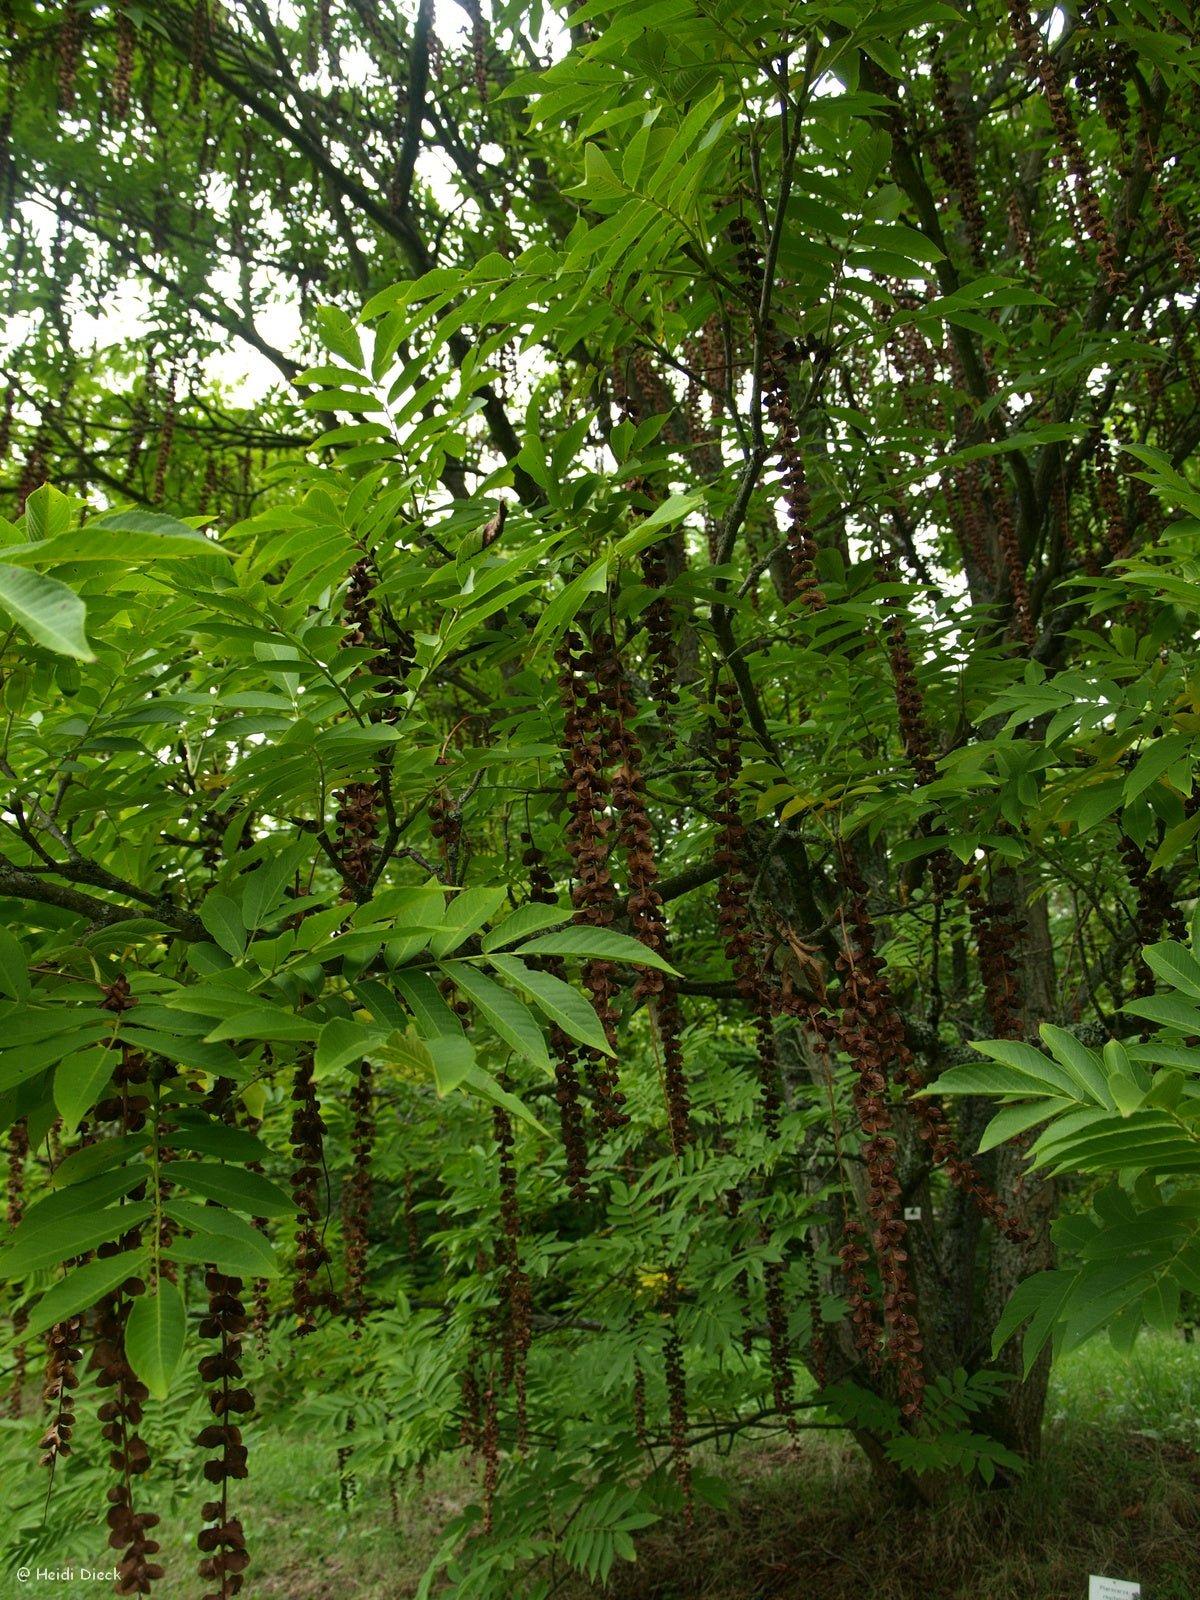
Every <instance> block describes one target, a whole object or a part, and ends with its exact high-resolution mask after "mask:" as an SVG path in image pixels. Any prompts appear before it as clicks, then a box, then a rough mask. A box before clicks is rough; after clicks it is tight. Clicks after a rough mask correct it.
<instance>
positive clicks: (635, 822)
mask: <svg viewBox="0 0 1200 1600" xmlns="http://www.w3.org/2000/svg"><path fill="white" fill-rule="evenodd" d="M592 647H593V651H594V653H595V659H596V673H597V678H598V681H599V686H600V694H601V699H602V701H603V703H604V708H605V712H606V714H607V716H606V728H605V734H606V738H605V745H606V750H607V754H608V755H609V756H610V758H612V759H613V760H614V761H615V763H616V765H615V766H614V768H613V772H612V780H611V794H612V805H613V810H614V811H615V813H616V820H617V843H618V844H619V845H620V847H621V850H622V853H623V855H624V860H625V868H626V873H627V875H628V883H629V897H628V899H627V900H626V903H625V911H626V915H627V916H628V918H629V925H630V932H631V933H632V934H633V937H634V938H635V939H638V940H640V942H641V943H642V944H644V945H645V946H646V947H647V949H650V950H653V951H654V953H655V954H656V955H658V956H662V957H663V958H664V959H665V958H666V957H667V954H668V949H667V926H666V922H665V921H664V919H663V913H662V896H661V895H660V894H659V892H658V888H657V887H656V885H657V879H658V865H657V862H656V861H655V856H654V833H653V829H652V827H651V823H650V814H649V811H648V809H647V802H646V793H645V784H644V780H643V778H642V772H641V759H642V753H641V748H640V746H639V745H638V742H637V739H636V737H635V735H634V733H633V720H634V717H635V715H636V708H635V706H634V704H633V697H632V692H631V690H630V686H629V680H628V678H627V676H626V674H625V670H624V667H623V666H622V664H621V659H620V656H619V655H618V654H617V650H616V645H615V643H614V641H613V639H612V638H611V636H610V635H608V634H606V633H597V634H596V636H595V637H594V639H593V641H592ZM633 998H634V1000H635V1001H637V1000H642V999H645V1000H647V1001H648V1002H649V1005H650V1007H651V1013H652V1016H653V1019H654V1023H655V1028H656V1032H657V1035H658V1043H659V1047H660V1049H661V1051H662V1073H663V1085H664V1089H665V1093H666V1101H667V1125H668V1128H669V1130H670V1135H671V1148H672V1149H673V1150H674V1151H675V1152H676V1154H678V1152H679V1151H680V1150H682V1149H683V1147H684V1145H686V1144H688V1143H689V1142H690V1138H691V1134H690V1131H689V1128H688V1115H689V1105H688V1088H687V1077H686V1074H685V1071H684V1064H683V1046H682V1043H681V1039H680V1035H681V1032H682V1026H683V1019H682V1016H681V1014H680V1009H679V994H678V991H677V989H676V988H675V985H674V984H673V983H671V982H670V981H669V980H668V979H667V978H666V977H665V975H664V974H663V973H662V972H659V971H657V970H656V969H655V968H646V969H644V970H643V972H642V974H641V975H640V976H639V978H638V980H637V982H636V983H635V985H634V989H633Z"/></svg>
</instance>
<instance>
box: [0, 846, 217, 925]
mask: <svg viewBox="0 0 1200 1600" xmlns="http://www.w3.org/2000/svg"><path fill="white" fill-rule="evenodd" d="M0 895H12V896H13V897H14V898H15V899H18V900H33V901H36V902H37V903H38V904H40V905H47V906H58V907H59V908H60V910H63V911H74V912H75V913H76V914H77V915H79V916H81V917H86V918H87V920H88V921H89V922H90V923H91V924H92V926H93V927H97V928H110V927H112V926H113V925H114V924H115V923H118V922H132V921H135V920H136V919H138V918H140V917H143V916H144V915H145V911H143V910H141V909H136V910H135V909H133V908H132V907H130V906H118V905H113V904H112V902H111V901H108V900H97V899H96V898H95V896H94V895H90V894H83V893H82V892H81V891H80V890H78V889H68V888H67V887H66V885H65V884H61V883H49V882H46V881H45V880H43V879H41V878H36V877H34V876H33V874H32V873H29V872H22V871H21V869H20V868H19V867H14V866H12V864H11V863H10V862H7V861H0ZM148 905H149V909H150V910H151V911H152V912H153V914H154V916H155V917H156V918H157V920H158V921H159V922H165V923H166V924H167V926H168V927H169V928H171V929H172V931H173V932H175V933H177V934H178V935H179V937H180V938H182V939H195V940H203V939H207V938H208V937H209V934H208V930H207V929H206V928H205V926H204V924H203V923H202V922H201V921H200V918H199V917H197V916H193V915H192V913H191V912H190V911H183V910H181V909H180V908H179V907H178V906H177V905H175V904H174V902H173V901H171V900H167V899H165V898H159V899H157V900H152V901H149V902H148Z"/></svg>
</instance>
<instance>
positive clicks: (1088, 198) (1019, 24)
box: [1008, 0, 1124, 293]
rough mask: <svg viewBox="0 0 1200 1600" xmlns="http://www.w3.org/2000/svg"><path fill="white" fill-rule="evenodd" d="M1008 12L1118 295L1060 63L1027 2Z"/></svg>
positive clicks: (1011, 1)
mask: <svg viewBox="0 0 1200 1600" xmlns="http://www.w3.org/2000/svg"><path fill="white" fill-rule="evenodd" d="M1008 11H1009V20H1010V23H1011V26H1012V33H1013V38H1014V39H1015V41H1016V45H1017V50H1018V52H1019V53H1020V56H1021V59H1022V60H1023V61H1024V63H1025V65H1026V66H1027V67H1028V68H1029V70H1030V71H1031V72H1032V73H1035V74H1036V76H1037V77H1038V79H1039V80H1040V82H1041V85H1042V92H1043V94H1044V95H1045V97H1046V105H1047V106H1048V108H1049V111H1050V121H1051V122H1052V123H1053V125H1054V132H1055V135H1056V136H1057V138H1058V143H1059V147H1060V148H1061V150H1062V154H1063V159H1064V161H1065V162H1066V166H1067V170H1068V172H1069V173H1070V175H1071V188H1072V195H1073V199H1074V201H1075V203H1076V204H1077V205H1078V208H1079V215H1080V218H1081V219H1082V221H1083V226H1084V228H1085V229H1086V231H1087V234H1088V237H1089V238H1090V239H1091V240H1092V242H1093V243H1094V244H1096V245H1097V246H1098V247H1099V257H1098V259H1099V262H1100V270H1101V271H1102V272H1103V273H1104V276H1105V280H1106V282H1107V285H1108V288H1109V291H1110V293H1115V292H1116V291H1117V290H1118V289H1119V288H1120V286H1121V284H1122V282H1123V281H1124V279H1123V277H1122V275H1121V273H1120V272H1119V271H1118V270H1117V246H1116V241H1115V239H1114V238H1113V235H1112V231H1111V229H1110V228H1109V226H1108V223H1107V221H1106V220H1105V217H1104V213H1103V212H1102V211H1101V209H1100V201H1099V200H1098V199H1097V197H1096V189H1095V185H1094V183H1093V181H1092V174H1091V170H1090V169H1089V167H1088V163H1087V157H1086V156H1085V155H1084V153H1083V146H1082V145H1081V144H1080V142H1079V130H1078V128H1077V127H1076V126H1075V119H1074V117H1073V116H1072V114H1071V108H1070V107H1069V106H1068V104H1067V99H1066V95H1065V94H1064V92H1063V85H1062V80H1061V78H1060V77H1059V72H1058V66H1057V63H1056V62H1055V60H1054V58H1053V56H1052V55H1051V54H1050V52H1049V51H1048V50H1047V49H1046V46H1045V41H1044V40H1043V38H1042V36H1041V34H1040V33H1039V32H1038V30H1037V28H1035V27H1034V24H1033V18H1032V17H1031V15H1030V12H1029V6H1028V5H1027V4H1026V0H1008Z"/></svg>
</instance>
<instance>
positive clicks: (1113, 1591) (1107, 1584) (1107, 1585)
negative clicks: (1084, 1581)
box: [1088, 1574, 1142, 1600]
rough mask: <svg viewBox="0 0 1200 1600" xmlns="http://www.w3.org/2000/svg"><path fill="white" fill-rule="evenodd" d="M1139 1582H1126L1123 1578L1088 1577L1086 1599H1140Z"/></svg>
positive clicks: (1140, 1589)
mask: <svg viewBox="0 0 1200 1600" xmlns="http://www.w3.org/2000/svg"><path fill="white" fill-rule="evenodd" d="M1141 1593H1142V1586H1141V1584H1140V1583H1128V1582H1126V1580H1125V1579H1124V1578H1097V1577H1096V1576H1095V1575H1094V1574H1093V1576H1092V1577H1090V1578H1089V1579H1088V1600H1141Z"/></svg>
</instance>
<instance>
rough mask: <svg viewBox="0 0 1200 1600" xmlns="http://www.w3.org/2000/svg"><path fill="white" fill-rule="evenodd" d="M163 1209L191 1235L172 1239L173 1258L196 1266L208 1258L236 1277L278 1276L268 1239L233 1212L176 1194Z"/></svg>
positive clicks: (223, 1270)
mask: <svg viewBox="0 0 1200 1600" xmlns="http://www.w3.org/2000/svg"><path fill="white" fill-rule="evenodd" d="M163 1209H164V1211H165V1212H166V1214H167V1216H168V1217H170V1218H171V1219H172V1221H174V1222H177V1223H179V1225H180V1226H181V1227H184V1228H187V1229H188V1230H189V1231H190V1233H191V1234H192V1235H194V1237H192V1238H184V1237H179V1238H176V1239H174V1240H172V1242H171V1246H170V1249H169V1251H168V1252H167V1253H168V1255H170V1257H171V1258H172V1259H173V1260H176V1261H187V1262H191V1263H194V1264H196V1265H198V1266H205V1265H207V1264H208V1263H209V1262H211V1263H212V1265H213V1266H214V1267H216V1268H217V1269H218V1270H219V1271H221V1272H228V1273H231V1274H232V1275H233V1276H234V1277H236V1278H274V1277H277V1276H278V1274H279V1261H278V1258H277V1257H276V1254H275V1251H274V1250H273V1249H272V1247H271V1244H270V1241H269V1240H268V1239H267V1238H266V1237H265V1236H264V1235H263V1234H261V1233H260V1232H259V1231H258V1229H257V1228H252V1227H251V1226H250V1224H249V1223H248V1222H246V1221H245V1220H244V1219H243V1218H242V1217H239V1216H238V1215H237V1213H236V1212H233V1211H226V1210H225V1209H224V1207H223V1206H200V1205H196V1203H195V1202H194V1201H191V1200H181V1199H178V1198H175V1197H173V1198H172V1199H170V1200H168V1201H167V1203H166V1205H165V1206H164V1207H163Z"/></svg>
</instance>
